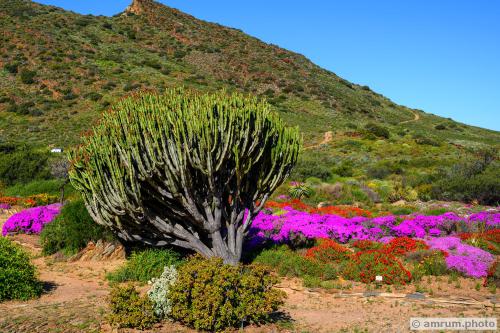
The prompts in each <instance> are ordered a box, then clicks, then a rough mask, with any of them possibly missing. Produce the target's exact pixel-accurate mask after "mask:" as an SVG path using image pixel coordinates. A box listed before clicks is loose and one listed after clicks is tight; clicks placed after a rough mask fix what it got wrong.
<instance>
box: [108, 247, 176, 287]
mask: <svg viewBox="0 0 500 333" xmlns="http://www.w3.org/2000/svg"><path fill="white" fill-rule="evenodd" d="M181 262H182V259H181V256H180V255H179V253H177V252H175V251H173V250H169V249H146V250H142V251H134V252H132V255H131V256H130V258H129V260H128V261H127V263H126V264H125V265H124V266H123V267H121V268H119V269H118V270H116V271H115V272H112V273H109V274H108V275H107V279H108V280H110V281H111V282H125V281H139V282H144V283H145V282H148V281H150V280H151V279H153V278H157V277H159V276H160V275H161V274H162V272H163V270H164V268H165V266H171V265H173V266H178V265H179V264H180V263H181Z"/></svg>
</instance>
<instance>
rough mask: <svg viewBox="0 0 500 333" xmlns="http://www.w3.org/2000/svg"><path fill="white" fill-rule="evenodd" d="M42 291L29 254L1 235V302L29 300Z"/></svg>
mask: <svg viewBox="0 0 500 333" xmlns="http://www.w3.org/2000/svg"><path fill="white" fill-rule="evenodd" d="M41 293H42V284H41V283H40V282H39V281H38V280H37V278H36V270H35V266H34V265H33V264H31V263H30V258H29V256H28V254H27V253H26V252H25V251H24V250H23V249H21V248H20V247H18V246H16V245H14V244H13V243H12V242H11V241H10V240H8V239H7V238H4V237H0V302H1V301H5V300H11V299H20V300H27V299H30V298H34V297H38V296H40V294H41Z"/></svg>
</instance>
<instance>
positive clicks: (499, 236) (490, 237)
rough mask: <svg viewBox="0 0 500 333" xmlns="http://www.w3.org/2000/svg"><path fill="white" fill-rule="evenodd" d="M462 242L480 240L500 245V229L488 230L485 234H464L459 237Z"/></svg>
mask: <svg viewBox="0 0 500 333" xmlns="http://www.w3.org/2000/svg"><path fill="white" fill-rule="evenodd" d="M458 237H460V239H461V240H468V239H471V238H480V239H484V240H487V241H490V242H495V243H500V229H492V230H487V231H485V232H482V233H479V232H475V233H474V232H464V233H461V234H459V235H458Z"/></svg>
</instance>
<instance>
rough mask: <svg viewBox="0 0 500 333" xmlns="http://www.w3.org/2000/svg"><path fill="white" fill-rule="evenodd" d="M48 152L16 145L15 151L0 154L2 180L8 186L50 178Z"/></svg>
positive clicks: (0, 175) (0, 179)
mask: <svg viewBox="0 0 500 333" xmlns="http://www.w3.org/2000/svg"><path fill="white" fill-rule="evenodd" d="M47 160H48V154H42V153H39V152H35V151H33V150H32V149H30V148H28V147H15V150H14V151H11V152H9V153H2V154H0V182H2V183H3V184H4V185H6V186H11V185H14V184H15V183H27V182H30V181H33V180H37V179H49V178H50V172H49V170H48V166H47Z"/></svg>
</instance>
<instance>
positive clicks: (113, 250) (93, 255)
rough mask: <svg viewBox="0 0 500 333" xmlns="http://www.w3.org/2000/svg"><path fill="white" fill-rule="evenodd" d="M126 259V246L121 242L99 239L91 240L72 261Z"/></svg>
mask: <svg viewBox="0 0 500 333" xmlns="http://www.w3.org/2000/svg"><path fill="white" fill-rule="evenodd" d="M116 259H125V248H124V247H123V245H122V244H120V243H119V242H106V241H103V240H98V241H97V243H95V244H94V243H93V242H89V243H88V244H87V246H86V247H85V248H84V249H83V250H81V251H80V252H78V254H76V255H75V256H73V257H72V258H71V259H70V261H105V260H116Z"/></svg>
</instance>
